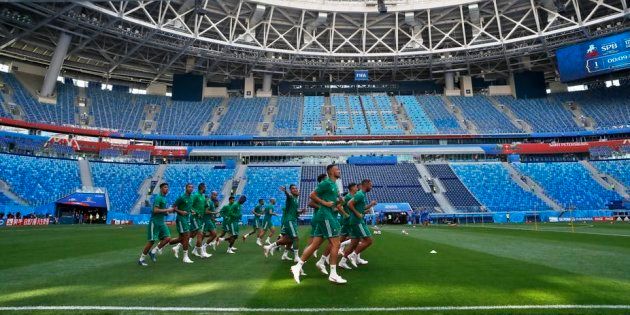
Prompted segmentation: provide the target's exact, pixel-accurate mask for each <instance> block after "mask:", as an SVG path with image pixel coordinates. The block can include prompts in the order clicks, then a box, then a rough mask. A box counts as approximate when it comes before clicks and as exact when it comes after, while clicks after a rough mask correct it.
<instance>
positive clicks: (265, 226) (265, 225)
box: [262, 219, 273, 231]
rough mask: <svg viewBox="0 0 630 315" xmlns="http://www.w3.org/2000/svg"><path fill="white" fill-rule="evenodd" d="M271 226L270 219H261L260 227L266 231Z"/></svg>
mask: <svg viewBox="0 0 630 315" xmlns="http://www.w3.org/2000/svg"><path fill="white" fill-rule="evenodd" d="M271 228H273V224H272V223H271V220H265V219H263V220H262V229H263V230H265V231H267V230H269V229H271Z"/></svg>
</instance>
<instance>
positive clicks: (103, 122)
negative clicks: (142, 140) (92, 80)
mask: <svg viewBox="0 0 630 315" xmlns="http://www.w3.org/2000/svg"><path fill="white" fill-rule="evenodd" d="M87 96H88V98H89V102H88V105H89V112H90V115H92V116H94V125H95V126H96V127H100V128H108V129H117V130H120V131H127V132H137V131H140V128H139V124H140V120H142V117H143V111H144V104H142V105H136V104H134V103H133V102H132V101H131V96H132V95H131V94H130V93H128V92H119V91H108V90H102V89H101V87H100V85H99V84H90V85H89V86H88V89H87Z"/></svg>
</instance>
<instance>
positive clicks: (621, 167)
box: [591, 160, 630, 189]
mask: <svg viewBox="0 0 630 315" xmlns="http://www.w3.org/2000/svg"><path fill="white" fill-rule="evenodd" d="M591 164H593V166H595V168H597V169H598V170H599V171H600V172H602V173H604V174H608V175H610V176H612V177H614V178H615V179H617V180H618V181H620V182H621V183H622V184H624V185H625V186H626V189H630V160H609V161H593V162H591Z"/></svg>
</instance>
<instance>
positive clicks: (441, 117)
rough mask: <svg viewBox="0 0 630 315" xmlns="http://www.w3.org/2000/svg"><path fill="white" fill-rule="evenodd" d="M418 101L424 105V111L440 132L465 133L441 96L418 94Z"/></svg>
mask: <svg viewBox="0 0 630 315" xmlns="http://www.w3.org/2000/svg"><path fill="white" fill-rule="evenodd" d="M417 98H418V102H419V103H420V104H421V105H422V106H424V108H425V109H426V113H427V115H428V116H429V118H430V119H431V121H432V122H433V124H434V125H435V128H436V129H437V133H440V134H465V133H466V131H465V130H464V129H462V127H460V126H459V123H458V122H457V119H455V116H453V115H452V114H451V113H449V112H448V110H446V103H445V102H444V99H443V98H442V97H441V96H437V95H422V96H418V97H417Z"/></svg>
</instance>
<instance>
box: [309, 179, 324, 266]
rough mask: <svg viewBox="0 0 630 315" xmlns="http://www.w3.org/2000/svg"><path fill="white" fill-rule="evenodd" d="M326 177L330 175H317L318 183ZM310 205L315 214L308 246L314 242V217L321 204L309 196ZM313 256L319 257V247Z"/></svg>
mask: <svg viewBox="0 0 630 315" xmlns="http://www.w3.org/2000/svg"><path fill="white" fill-rule="evenodd" d="M326 177H328V175H326V174H319V175H317V183H318V184H319V183H321V182H322V181H323V180H324V179H326ZM308 206H309V207H310V208H312V209H313V216H312V217H311V234H310V235H309V237H308V244H307V245H306V246H308V245H311V243H313V232H314V231H315V220H313V218H314V217H315V214H316V213H317V209H319V204H318V203H317V202H315V201H314V200H313V199H310V198H309V201H308ZM313 257H315V258H317V249H316V250H315V251H314V252H313ZM320 269H321V268H320ZM323 270H326V266H325V265H324V266H323ZM326 273H328V271H326Z"/></svg>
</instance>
